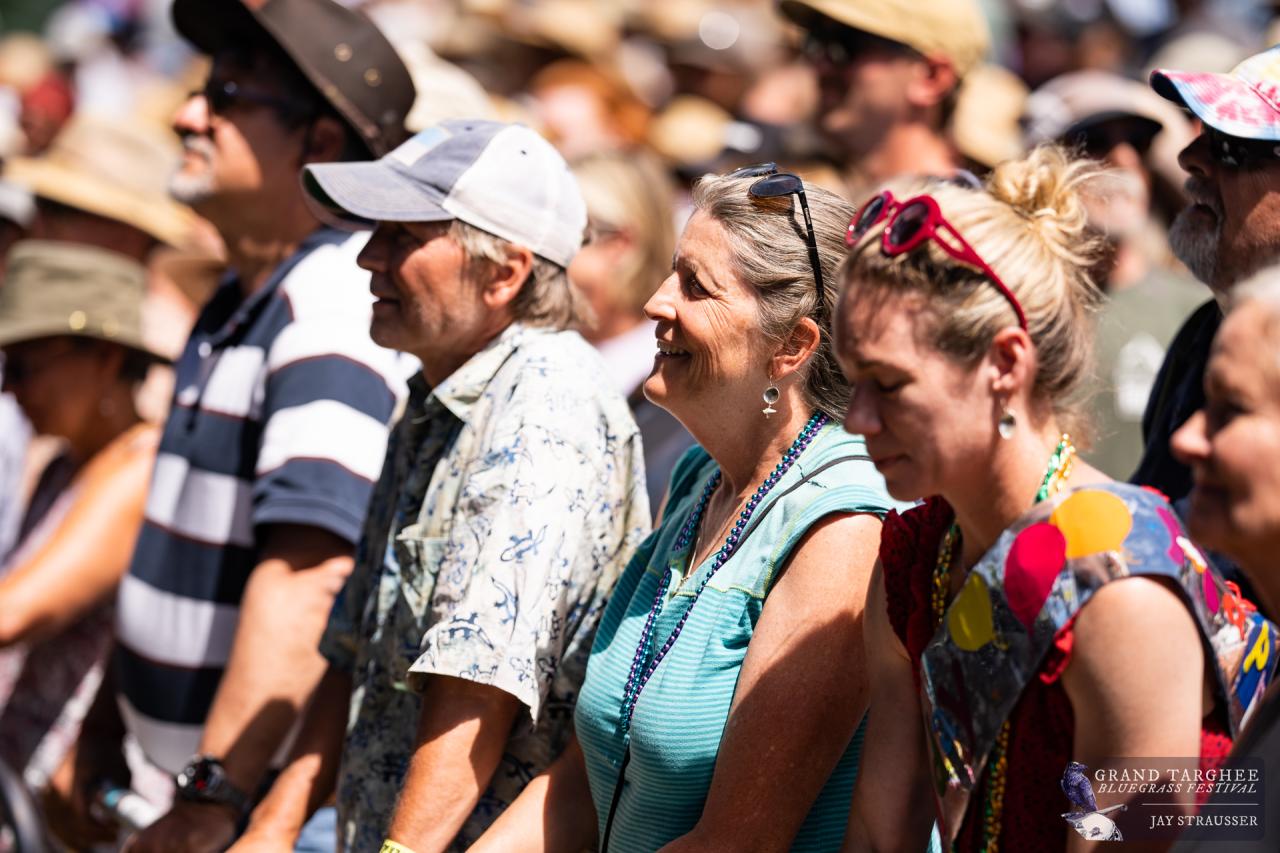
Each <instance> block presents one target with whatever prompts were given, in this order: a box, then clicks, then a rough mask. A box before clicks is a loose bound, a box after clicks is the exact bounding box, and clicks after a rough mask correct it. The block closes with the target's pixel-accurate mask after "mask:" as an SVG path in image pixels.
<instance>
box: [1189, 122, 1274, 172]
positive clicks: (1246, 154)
mask: <svg viewBox="0 0 1280 853" xmlns="http://www.w3.org/2000/svg"><path fill="white" fill-rule="evenodd" d="M1204 135H1205V137H1206V138H1207V139H1208V141H1209V152H1210V154H1211V155H1212V156H1213V159H1214V161H1215V162H1217V163H1218V164H1219V165H1222V166H1226V167H1227V168H1229V169H1240V170H1242V171H1247V170H1249V169H1258V168H1261V167H1263V166H1266V165H1269V164H1273V163H1280V140H1277V139H1242V138H1241V137H1239V136H1231V135H1230V134H1226V133H1223V132H1222V131H1220V130H1218V129H1216V128H1212V127H1210V126H1209V125H1207V124H1206V125H1204Z"/></svg>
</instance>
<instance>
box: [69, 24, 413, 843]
mask: <svg viewBox="0 0 1280 853" xmlns="http://www.w3.org/2000/svg"><path fill="white" fill-rule="evenodd" d="M172 13H173V19H174V23H175V25H176V27H177V30H178V32H179V33H180V34H181V35H183V36H184V37H185V38H186V39H187V40H188V41H190V42H191V43H193V44H194V45H195V46H196V47H198V48H199V49H200V50H202V51H203V52H205V53H208V54H209V55H210V56H211V57H212V67H211V70H210V73H209V78H208V81H207V82H206V84H205V86H204V88H203V90H201V91H200V92H197V93H194V94H193V95H192V96H191V97H190V98H189V99H188V100H187V101H186V102H185V103H184V104H183V105H182V107H181V108H180V109H179V111H178V113H177V115H176V116H175V119H174V128H175V130H176V131H177V132H178V134H179V136H180V137H181V138H182V142H183V159H182V163H181V166H180V167H179V169H178V172H177V173H176V175H175V176H174V177H173V179H172V181H171V184H170V189H171V191H172V193H173V194H174V196H175V197H176V198H177V199H178V200H179V201H183V202H185V203H187V204H189V205H190V206H191V207H192V208H193V209H195V210H196V211H197V212H198V213H200V214H201V215H203V216H204V217H205V218H207V219H208V220H209V221H210V222H212V223H213V224H214V226H215V227H216V228H217V230H218V231H219V233H220V234H221V236H222V239H223V242H224V243H225V245H226V249H227V254H228V258H229V261H230V266H231V270H230V272H229V273H228V275H227V277H226V278H224V280H223V282H222V283H221V285H220V286H219V288H218V289H217V291H216V292H215V293H214V295H213V297H212V298H211V299H210V301H209V303H208V304H207V305H206V306H205V308H204V310H203V311H202V313H201V315H200V317H199V319H198V320H197V322H196V326H195V328H194V330H193V331H192V335H191V339H190V340H189V342H188V344H187V346H186V349H185V351H184V352H183V355H182V357H181V359H180V360H179V362H178V366H177V373H178V377H177V385H176V393H175V397H174V406H173V412H172V415H171V416H170V418H169V420H168V423H167V424H166V425H165V431H164V438H163V440H162V443H161V447H160V454H159V456H158V458H157V461H156V469H155V474H154V477H153V480H152V485H151V495H150V499H149V501H148V505H147V514H146V521H145V524H144V527H143V530H142V533H141V535H140V536H139V540H138V546H137V549H136V551H135V554H134V558H133V563H132V566H131V568H130V572H129V575H128V576H127V577H126V578H125V580H124V582H123V583H122V585H121V591H120V599H119V609H118V618H117V643H116V652H115V661H114V663H115V672H116V674H117V683H116V684H115V691H116V692H117V694H118V699H119V707H120V710H121V712H122V714H123V718H124V721H125V723H126V724H127V728H128V730H129V731H130V732H131V733H132V734H133V736H134V737H135V738H136V739H137V741H138V743H139V744H140V745H141V747H142V749H143V751H144V752H145V753H146V755H147V757H148V759H149V760H150V761H151V762H152V763H154V764H156V765H158V766H159V767H161V768H162V769H164V770H166V771H168V772H170V773H173V774H175V775H176V783H177V800H176V803H175V805H174V806H173V808H172V810H171V811H170V812H169V813H168V814H166V815H165V816H164V817H162V818H161V819H160V820H159V821H158V822H157V823H155V824H153V825H152V826H151V827H149V828H148V829H147V830H145V831H143V832H141V833H139V834H138V835H137V836H135V837H134V839H133V841H132V842H131V845H130V849H131V850H133V851H135V853H145V851H165V853H171V851H204V850H221V849H223V848H225V847H226V845H227V844H228V843H229V842H230V841H231V840H232V839H233V838H234V837H235V834H236V831H237V826H238V824H239V823H240V822H241V819H242V818H243V817H244V816H245V815H246V814H247V812H248V810H249V808H250V807H251V806H252V805H253V795H254V793H255V792H256V791H258V790H259V789H260V787H261V786H262V784H263V782H264V780H265V779H266V777H267V774H268V772H269V771H270V769H271V767H272V766H273V759H274V758H275V757H277V756H279V755H280V754H281V753H282V746H283V745H286V744H287V743H288V741H289V740H290V736H291V732H292V731H293V729H294V724H295V722H296V721H297V719H298V715H299V712H300V709H301V708H302V707H303V706H304V705H305V704H306V702H307V701H308V699H309V697H310V695H311V693H312V691H313V690H314V688H315V686H316V683H317V682H318V680H319V678H320V676H321V673H322V672H323V668H324V664H323V660H322V659H321V658H320V656H319V654H318V652H317V651H316V646H317V643H318V641H319V638H320V633H321V630H322V629H323V627H324V624H325V619H326V617H327V616H328V613H329V609H330V606H331V604H332V599H333V595H334V593H336V591H337V590H338V588H339V587H340V586H341V582H342V580H343V579H344V578H345V577H346V575H347V573H348V572H349V571H350V568H351V564H352V558H351V554H352V550H353V547H354V544H353V543H354V542H355V541H356V539H357V537H358V535H359V531H360V526H361V523H362V521H363V516H364V511H365V505H366V503H367V501H368V498H369V492H370V487H371V485H372V482H373V481H374V480H376V479H377V476H378V472H379V469H380V467H381V464H382V455H383V451H384V448H385V443H386V435H387V428H386V422H387V421H388V420H389V418H390V416H391V414H392V411H393V409H394V408H395V406H396V401H397V398H398V397H399V396H401V395H402V393H403V380H402V379H401V374H400V371H399V369H398V367H397V361H396V358H395V355H394V353H392V352H391V351H389V350H383V349H381V348H379V347H377V346H376V345H374V344H373V343H372V342H371V341H370V339H369V336H368V328H369V318H370V308H371V306H370V298H369V293H368V286H367V281H368V274H367V273H364V272H362V271H361V270H359V268H358V267H357V266H356V264H355V259H356V255H357V254H358V253H359V251H360V248H361V247H362V246H363V244H364V242H365V240H366V239H367V235H354V236H353V235H351V234H347V233H343V232H338V231H335V230H332V229H329V228H325V227H323V226H322V225H321V223H320V221H319V220H318V219H317V218H316V217H315V216H314V214H313V213H312V212H311V211H310V210H309V209H308V208H307V206H306V204H305V202H304V200H303V195H302V191H301V188H300V186H299V183H298V169H299V167H301V166H303V165H305V164H308V163H320V162H327V161H336V160H343V159H363V158H367V157H368V156H370V155H371V154H372V155H377V154H381V153H384V152H385V151H387V150H389V149H390V148H391V147H393V146H394V145H395V144H396V143H398V142H399V141H400V139H401V137H402V136H403V133H404V131H403V122H404V117H405V115H406V114H407V113H408V111H409V109H410V108H411V106H412V105H413V100H414V90H413V85H412V82H411V81H410V78H409V74H408V71H407V70H406V69H405V67H404V65H403V63H402V62H401V61H400V59H399V57H398V56H397V55H396V54H395V52H394V50H393V49H392V47H391V45H390V44H389V43H388V41H387V40H386V38H385V37H384V36H383V35H382V34H381V33H380V32H379V31H378V30H377V28H376V27H375V26H374V25H373V24H372V23H371V22H370V21H369V20H368V19H367V18H366V17H364V15H363V14H361V13H359V12H356V11H354V10H352V9H349V8H347V7H346V6H344V5H342V4H339V3H337V2H334V0H266V2H259V0H235V2H227V0H176V2H175V3H174V5H173V9H172ZM100 699H101V697H100ZM98 704H99V705H100V706H101V705H103V704H106V703H104V702H103V701H100V702H99V703H98ZM86 734H87V735H89V734H91V733H90V732H89V731H88V727H86ZM82 745H85V746H86V747H89V746H90V744H88V743H86V740H85V739H82ZM108 757H110V756H108ZM94 763H95V762H93V761H91V760H87V761H82V762H81V767H80V768H79V771H78V773H77V776H78V778H79V779H81V780H82V781H84V780H88V779H90V778H91V777H92V773H91V772H90V771H91V770H93V769H94V768H93V764H94ZM327 842H328V844H330V845H331V844H332V843H333V838H332V833H331V831H330V833H329V837H328V839H327Z"/></svg>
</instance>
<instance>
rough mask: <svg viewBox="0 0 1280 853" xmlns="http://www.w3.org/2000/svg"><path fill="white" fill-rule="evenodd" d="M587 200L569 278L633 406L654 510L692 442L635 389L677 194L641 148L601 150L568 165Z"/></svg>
mask: <svg viewBox="0 0 1280 853" xmlns="http://www.w3.org/2000/svg"><path fill="white" fill-rule="evenodd" d="M572 165H573V173H574V176H575V177H576V178H577V179H578V186H579V187H580V188H581V189H582V196H583V198H585V199H586V202H587V217H588V229H587V242H586V244H585V245H583V247H582V248H581V249H580V250H579V251H578V254H577V255H575V256H574V258H573V263H572V264H570V265H569V278H570V280H572V281H573V283H574V285H575V286H576V287H577V288H578V290H579V291H580V292H581V293H582V295H583V297H584V298H585V300H586V302H587V304H588V305H589V306H590V308H591V312H590V313H591V317H590V319H588V321H587V322H586V324H585V325H584V326H583V328H582V329H581V332H582V336H583V337H584V338H586V339H587V341H589V342H590V343H591V344H593V345H594V346H595V347H596V349H598V350H599V351H600V355H602V356H603V357H604V361H605V365H606V366H607V367H608V368H609V372H610V373H611V374H612V375H613V378H614V381H615V382H616V383H617V388H618V390H619V391H621V392H622V394H623V395H624V396H625V397H626V398H627V402H628V403H629V404H630V405H631V413H632V414H633V415H635V419H636V423H637V424H638V425H639V426H640V435H641V438H642V439H643V441H644V468H645V475H646V478H647V481H648V483H647V485H648V490H649V506H650V507H652V508H653V509H654V511H655V512H656V511H657V509H658V507H659V506H660V505H661V503H662V493H663V491H664V490H665V489H666V487H667V480H668V479H669V478H670V476H671V470H672V469H673V468H674V467H675V464H676V460H678V459H679V458H680V455H681V454H682V453H684V452H685V451H686V450H688V449H689V446H690V445H691V444H693V438H692V437H690V435H689V433H688V431H686V430H685V428H684V427H683V426H681V424H680V422H679V421H678V420H676V419H675V418H674V417H672V416H671V415H670V414H669V413H668V412H667V411H666V410H665V409H663V408H661V407H659V406H657V405H655V404H653V403H651V402H649V401H648V400H647V399H645V396H644V392H643V390H642V388H641V386H642V385H643V384H644V381H645V379H646V378H648V376H649V371H650V370H651V369H652V368H653V333H654V328H655V326H656V325H657V322H656V321H655V320H652V319H650V318H648V317H646V316H645V313H644V305H645V303H646V302H648V301H649V297H651V296H652V295H653V293H654V291H656V290H657V289H658V285H660V284H661V283H662V280H663V279H664V278H666V277H667V275H668V273H669V272H670V270H671V252H672V250H673V249H674V248H675V242H676V238H675V227H674V225H673V222H672V217H671V210H672V207H673V206H674V201H675V193H674V187H673V186H672V181H671V178H670V176H669V175H668V174H667V173H666V171H665V170H664V168H663V166H662V164H661V163H660V162H658V161H657V160H656V159H655V158H654V157H653V155H651V154H648V153H646V152H645V151H642V150H634V151H605V152H600V153H596V154H590V155H587V156H585V157H583V158H581V159H579V160H576V161H574V163H573V164H572Z"/></svg>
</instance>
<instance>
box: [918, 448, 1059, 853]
mask: <svg viewBox="0 0 1280 853" xmlns="http://www.w3.org/2000/svg"><path fill="white" fill-rule="evenodd" d="M1075 457H1076V446H1075V445H1074V444H1072V443H1071V436H1069V435H1067V434H1066V433H1065V432H1064V433H1063V434H1062V438H1061V439H1060V440H1059V441H1058V446H1057V447H1055V448H1054V449H1053V453H1052V454H1051V455H1050V456H1049V466H1048V470H1046V471H1045V473H1044V480H1043V481H1042V482H1041V483H1040V489H1039V490H1038V491H1037V492H1036V499H1035V502H1036V503H1040V501H1042V500H1045V499H1046V498H1048V497H1049V496H1050V495H1053V494H1056V493H1057V492H1058V490H1059V489H1061V488H1062V484H1063V483H1065V482H1066V481H1067V478H1068V477H1070V476H1071V468H1072V465H1073V464H1074V463H1075ZM959 541H960V527H959V525H957V524H956V523H955V522H954V521H953V522H951V526H950V527H948V528H947V532H946V534H945V535H944V536H943V537H942V543H941V544H940V545H939V546H938V560H937V562H936V563H935V564H934V567H933V588H932V590H931V591H930V592H931V594H930V604H931V605H932V609H933V619H934V630H935V631H936V630H937V629H938V628H939V627H941V625H942V619H943V617H944V616H945V615H946V612H947V597H948V594H949V593H950V591H951V589H950V587H951V565H952V558H953V557H954V555H955V551H956V545H957V544H958V543H959ZM1008 751H1009V721H1008V720H1005V721H1004V723H1003V725H1001V726H1000V733H999V734H998V735H996V742H995V745H994V746H992V748H991V756H990V758H988V759H987V766H988V767H989V768H990V772H989V773H988V774H987V798H986V803H985V804H984V808H983V821H982V849H983V850H984V851H986V853H999V850H1000V823H1001V818H1002V816H1003V814H1004V789H1005V775H1006V774H1007V772H1008V770H1009V761H1008Z"/></svg>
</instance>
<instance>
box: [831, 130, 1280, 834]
mask: <svg viewBox="0 0 1280 853" xmlns="http://www.w3.org/2000/svg"><path fill="white" fill-rule="evenodd" d="M1095 174H1096V172H1095V169H1094V167H1093V166H1091V165H1089V164H1088V163H1085V162H1081V161H1076V162H1073V161H1070V160H1068V159H1067V157H1066V156H1065V155H1064V154H1063V153H1062V152H1061V151H1060V150H1058V149H1054V148H1042V149H1038V150H1036V151H1034V152H1033V153H1032V154H1031V155H1029V156H1028V157H1027V158H1026V159H1024V160H1021V161H1014V162H1010V163H1005V164H1003V165H1001V166H999V167H998V168H997V169H996V170H995V172H994V173H993V175H992V176H991V178H990V179H989V181H988V184H987V186H986V187H985V189H973V188H962V187H958V186H953V185H949V184H943V183H932V184H922V185H916V186H915V187H914V188H903V187H899V188H896V189H895V190H894V191H892V192H886V193H882V194H880V195H878V196H876V197H874V198H872V199H869V200H867V201H866V202H865V203H864V204H863V205H862V207H861V208H860V210H859V214H858V216H857V217H856V218H855V219H854V221H853V222H852V223H851V224H850V229H849V237H848V240H849V243H850V245H851V247H852V252H851V255H850V257H849V259H848V261H847V263H846V266H845V268H844V270H843V279H844V282H845V292H844V294H843V297H842V301H841V305H840V313H839V316H838V319H837V322H836V334H837V338H838V341H837V354H838V358H839V360H840V364H841V366H842V367H843V368H844V371H845V373H846V375H847V377H848V379H849V380H850V382H851V384H852V387H853V394H852V398H851V400H850V403H849V407H848V412H847V415H846V418H845V428H846V429H848V430H850V431H854V432H858V433H862V434H864V435H865V437H866V442H867V450H868V452H869V453H870V455H871V457H872V459H873V460H874V461H875V465H876V467H877V469H878V470H879V471H880V472H881V474H883V475H884V477H885V481H886V484H887V486H888V489H889V493H890V494H891V495H892V496H893V497H895V498H898V499H900V500H907V499H924V503H923V505H921V506H919V507H916V508H913V509H911V510H909V511H907V512H906V513H904V514H902V515H901V516H898V515H896V514H895V515H891V516H890V517H889V518H887V519H886V521H885V530H884V537H883V541H882V544H881V551H880V560H879V562H878V563H877V566H876V569H875V571H874V573H873V576H872V581H871V589H870V592H869V594H868V604H867V620H866V629H867V630H866V643H867V647H866V653H867V667H868V671H869V682H870V685H871V691H872V695H871V710H870V713H869V715H868V723H867V734H866V749H865V752H864V754H863V759H862V767H861V771H860V775H859V777H858V783H857V787H856V790H855V793H854V797H853V805H852V810H851V820H850V826H849V831H848V835H847V836H846V840H845V849H846V850H849V851H863V850H883V849H894V850H911V849H924V846H925V844H926V842H927V840H928V837H929V831H930V825H931V824H932V823H933V821H934V819H935V814H936V818H937V820H938V823H939V827H940V830H941V832H942V837H943V841H944V844H945V845H946V846H947V848H948V849H955V850H960V851H977V850H986V851H992V850H997V849H999V850H1006V851H1024V850H1036V851H1053V850H1067V849H1071V850H1084V849H1092V848H1090V847H1089V845H1090V844H1091V843H1092V841H1087V840H1085V839H1084V838H1083V837H1081V836H1080V835H1078V834H1077V831H1076V830H1075V829H1074V826H1075V825H1076V824H1077V823H1079V824H1080V825H1081V826H1084V825H1086V824H1089V825H1093V824H1098V825H1102V826H1110V827H1111V828H1110V829H1108V830H1107V832H1111V831H1112V830H1115V831H1119V832H1121V834H1123V835H1124V836H1125V837H1126V838H1128V839H1129V840H1133V838H1134V837H1135V836H1134V835H1133V833H1135V832H1136V833H1138V834H1139V835H1140V834H1141V832H1142V827H1141V825H1142V824H1147V823H1149V820H1150V816H1149V815H1148V814H1146V813H1144V812H1143V810H1142V809H1140V808H1137V807H1134V808H1129V809H1128V811H1127V812H1125V811H1124V810H1123V809H1121V808H1120V807H1121V806H1123V805H1126V804H1127V803H1128V801H1129V800H1131V799H1133V798H1134V797H1135V795H1134V794H1132V793H1128V794H1122V793H1113V792H1110V791H1107V790H1105V789H1101V788H1100V789H1099V790H1098V791H1097V793H1096V800H1095V794H1094V793H1093V792H1092V791H1091V790H1089V786H1088V783H1087V781H1086V779H1087V777H1086V776H1084V769H1083V768H1080V767H1078V766H1077V765H1074V764H1072V762H1079V764H1082V765H1085V766H1086V767H1087V768H1093V769H1094V770H1095V771H1096V770H1098V769H1100V768H1106V767H1108V766H1114V765H1113V764H1112V762H1113V761H1114V760H1115V759H1116V757H1118V756H1151V757H1182V758H1185V759H1187V760H1189V762H1190V763H1191V764H1192V765H1196V764H1201V765H1206V766H1213V765H1214V764H1216V763H1217V762H1219V761H1221V760H1222V759H1223V758H1224V757H1225V756H1226V753H1227V751H1228V749H1229V748H1230V743H1231V737H1232V735H1233V733H1234V732H1235V731H1236V730H1237V728H1238V727H1239V725H1240V723H1241V720H1242V719H1243V718H1244V716H1245V715H1246V713H1247V711H1248V709H1249V708H1250V706H1251V705H1252V704H1253V702H1254V700H1255V699H1256V696H1257V695H1260V692H1261V688H1262V687H1264V686H1265V684H1266V681H1267V678H1266V677H1265V673H1264V674H1256V675H1257V676H1258V677H1253V678H1248V677H1244V678H1242V677H1241V673H1240V672H1239V671H1238V670H1235V669H1233V668H1232V667H1231V666H1227V665H1225V664H1224V663H1223V662H1224V661H1227V660H1231V659H1233V657H1232V656H1233V655H1234V656H1235V659H1236V660H1239V659H1240V658H1242V657H1244V655H1243V654H1241V647H1242V646H1243V645H1244V644H1245V642H1246V638H1251V637H1257V636H1261V635H1263V634H1265V635H1266V636H1268V637H1271V636H1272V635H1273V629H1271V627H1270V626H1269V625H1267V624H1265V623H1264V622H1263V621H1262V620H1261V619H1260V617H1257V615H1256V614H1248V608H1247V606H1245V605H1244V603H1243V602H1241V601H1239V600H1238V598H1237V597H1236V596H1235V594H1234V592H1233V591H1232V590H1231V589H1230V588H1228V587H1226V586H1225V585H1224V584H1223V583H1222V581H1221V580H1220V579H1219V578H1217V577H1216V576H1215V575H1214V574H1213V570H1212V569H1209V568H1207V567H1206V566H1205V564H1204V561H1203V559H1202V558H1201V557H1200V555H1199V553H1198V551H1197V550H1196V549H1195V546H1194V545H1192V544H1191V542H1190V541H1189V540H1187V539H1186V536H1185V534H1184V533H1183V532H1182V530H1181V527H1180V526H1179V524H1178V521H1177V519H1176V518H1175V517H1174V515H1173V513H1172V511H1171V510H1170V508H1169V506H1168V504H1167V503H1166V502H1165V501H1164V500H1163V499H1162V498H1161V497H1160V496H1158V495H1156V494H1153V493H1151V492H1149V491H1146V490H1143V489H1140V488H1137V487H1134V486H1129V485H1127V484H1118V483H1113V482H1111V481H1110V480H1109V479H1108V478H1107V477H1106V476H1105V475H1103V474H1102V473H1101V472H1099V471H1097V470H1096V469H1094V468H1093V467H1091V466H1089V465H1088V464H1086V463H1084V462H1083V461H1081V460H1080V459H1078V458H1077V457H1076V454H1075V445H1074V440H1073V438H1072V436H1073V435H1074V434H1075V432H1076V426H1075V425H1076V424H1077V423H1078V413H1079V408H1078V406H1079V397H1080V393H1079V392H1080V391H1081V383H1082V379H1083V378H1084V377H1085V376H1087V375H1088V367H1089V360H1090V346H1091V344H1090V342H1091V340H1092V335H1093V332H1092V326H1091V317H1092V314H1093V310H1094V306H1095V305H1096V302H1097V299H1098V293H1097V290H1096V289H1095V287H1094V284H1093V282H1092V281H1091V279H1090V277H1089V272H1088V271H1089V269H1090V267H1091V264H1092V259H1093V250H1094V245H1093V243H1092V242H1091V239H1090V238H1089V237H1088V236H1087V232H1086V228H1085V222H1086V216H1085V209H1084V205H1083V200H1082V193H1083V192H1084V190H1085V188H1086V187H1087V185H1088V182H1089V181H1090V179H1091V178H1093V177H1094V176H1095ZM931 496H932V497H931ZM1259 632H1261V633H1259ZM1210 641H1212V643H1213V646H1212V648H1214V649H1216V650H1218V651H1220V652H1222V655H1223V657H1222V658H1221V659H1219V658H1218V657H1215V655H1214V654H1213V653H1211V652H1210V651H1208V649H1209V648H1210V645H1209V643H1210ZM1219 684H1225V685H1227V686H1228V688H1229V689H1228V690H1227V691H1225V692H1224V691H1223V690H1222V689H1220V688H1218V687H1217V686H1218V685H1219ZM1167 799H1169V800H1171V801H1177V802H1178V805H1177V806H1174V807H1173V810H1174V811H1175V812H1176V811H1179V810H1180V809H1182V808H1190V807H1191V805H1192V803H1191V802H1190V798H1189V797H1188V796H1187V795H1186V794H1180V793H1177V792H1175V793H1173V794H1171V795H1170V796H1169V797H1168V798H1167ZM935 804H936V806H937V808H936V809H935V808H934V805H935ZM1064 817H1066V818H1067V819H1066V820H1064ZM1135 823H1138V824H1139V827H1140V828H1137V829H1135V828H1134V827H1135ZM1175 831H1176V830H1175ZM1102 837H1107V836H1106V835H1105V834H1104V835H1103V836H1102Z"/></svg>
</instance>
